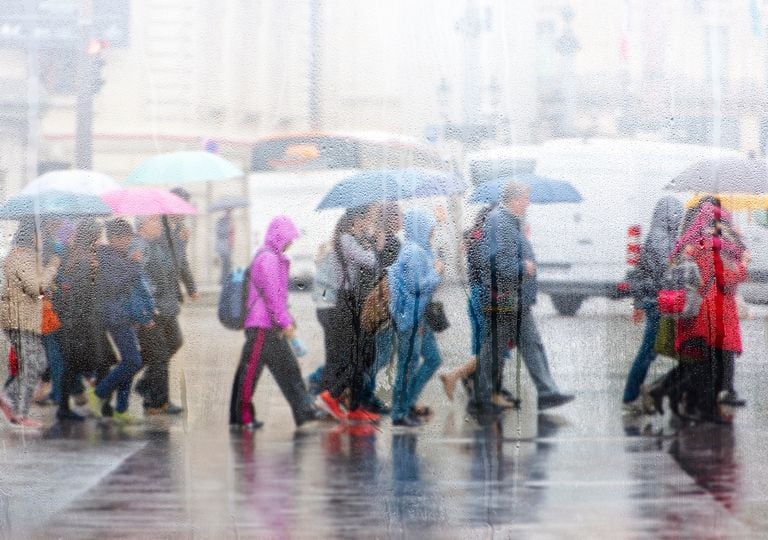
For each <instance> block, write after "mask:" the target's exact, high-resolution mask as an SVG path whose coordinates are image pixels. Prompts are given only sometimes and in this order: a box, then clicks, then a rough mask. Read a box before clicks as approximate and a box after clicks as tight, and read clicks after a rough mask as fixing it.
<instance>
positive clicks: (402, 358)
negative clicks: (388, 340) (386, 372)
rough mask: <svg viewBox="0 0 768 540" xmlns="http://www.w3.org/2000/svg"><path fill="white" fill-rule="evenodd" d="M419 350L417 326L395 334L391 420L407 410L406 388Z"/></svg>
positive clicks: (398, 417)
mask: <svg viewBox="0 0 768 540" xmlns="http://www.w3.org/2000/svg"><path fill="white" fill-rule="evenodd" d="M420 350H421V337H420V336H419V332H418V328H417V327H414V328H409V329H408V330H405V331H403V332H398V334H397V352H398V355H397V370H396V373H395V386H394V387H393V389H392V413H391V414H392V421H393V422H396V421H398V420H402V419H403V418H404V417H405V416H406V415H407V414H408V412H409V409H410V404H409V403H408V388H409V386H410V385H411V384H410V383H411V378H412V376H413V375H412V371H413V370H414V368H415V364H416V362H417V361H418V357H419V352H420Z"/></svg>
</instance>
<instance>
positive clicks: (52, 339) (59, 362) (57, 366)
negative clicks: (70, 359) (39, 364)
mask: <svg viewBox="0 0 768 540" xmlns="http://www.w3.org/2000/svg"><path fill="white" fill-rule="evenodd" d="M43 346H44V347H45V356H46V358H47V360H48V367H49V368H50V370H51V394H50V396H49V397H50V399H51V400H52V401H53V402H54V403H58V402H59V401H60V400H61V376H62V373H63V372H64V356H63V354H62V352H61V347H60V344H59V332H54V333H52V334H47V335H45V336H43Z"/></svg>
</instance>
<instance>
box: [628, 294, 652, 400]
mask: <svg viewBox="0 0 768 540" xmlns="http://www.w3.org/2000/svg"><path fill="white" fill-rule="evenodd" d="M659 320H660V316H659V309H658V308H657V307H656V305H655V304H652V305H649V306H647V307H646V308H645V331H644V332H643V340H642V342H641V343H640V349H639V350H638V351H637V356H635V360H634V362H632V367H631V368H630V369H629V374H628V375H627V382H626V384H625V386H624V398H623V401H624V403H630V402H632V401H635V400H636V399H637V398H638V396H639V395H640V386H641V385H642V384H643V382H645V377H646V375H647V374H648V368H650V367H651V363H653V361H654V360H655V359H656V352H655V351H654V346H655V345H656V335H657V334H658V332H659Z"/></svg>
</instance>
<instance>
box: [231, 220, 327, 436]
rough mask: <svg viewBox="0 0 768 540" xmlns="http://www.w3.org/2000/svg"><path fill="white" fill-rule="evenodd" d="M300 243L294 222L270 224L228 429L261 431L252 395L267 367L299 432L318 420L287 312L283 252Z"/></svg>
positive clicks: (254, 268)
mask: <svg viewBox="0 0 768 540" xmlns="http://www.w3.org/2000/svg"><path fill="white" fill-rule="evenodd" d="M298 237H299V231H298V229H297V228H296V226H295V225H294V224H293V222H292V221H291V220H290V218H288V217H286V216H277V217H275V218H274V219H273V220H272V222H271V223H270V224H269V227H268V229H267V234H266V236H265V238H264V244H263V245H262V246H261V249H259V251H257V252H256V255H255V256H254V258H253V262H251V268H250V277H249V282H248V298H247V303H246V309H247V312H246V317H245V337H246V340H245V345H244V346H243V354H242V356H241V357H240V365H239V366H238V368H237V373H236V374H235V381H234V384H233V386H232V399H231V402H230V409H229V423H230V425H233V426H239V427H244V428H247V429H258V428H259V427H261V426H262V423H261V422H259V421H258V420H256V414H255V411H254V407H253V403H252V402H251V400H252V398H253V392H254V390H255V389H256V383H257V382H258V380H259V376H260V375H261V372H262V370H263V369H264V366H265V365H266V366H267V367H268V368H269V371H270V372H271V373H272V376H273V377H274V378H275V381H277V384H278V386H279V387H280V390H281V391H282V393H283V395H284V396H285V399H286V400H288V403H289V405H290V406H291V410H292V411H293V419H294V421H295V422H296V425H297V426H300V425H301V424H303V423H305V422H307V421H309V420H314V419H315V418H316V414H317V413H316V410H315V409H314V408H313V407H312V406H311V405H310V402H309V399H308V397H307V389H306V387H305V386H304V380H303V379H302V377H301V370H300V369H299V365H298V362H297V361H296V357H295V355H294V354H293V350H292V349H291V346H290V345H289V343H288V342H289V340H291V339H292V338H293V337H294V332H295V325H294V321H293V317H291V314H290V313H289V312H288V270H289V268H290V261H289V260H288V257H286V255H285V251H286V250H287V249H288V248H289V247H290V245H291V243H292V242H293V241H294V240H296V239H297V238H298Z"/></svg>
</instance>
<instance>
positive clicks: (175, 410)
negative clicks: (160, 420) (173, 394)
mask: <svg viewBox="0 0 768 540" xmlns="http://www.w3.org/2000/svg"><path fill="white" fill-rule="evenodd" d="M183 412H184V407H182V406H181V405H176V404H174V403H171V402H170V401H169V402H168V406H167V407H166V408H165V414H170V415H177V414H181V413H183Z"/></svg>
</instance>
